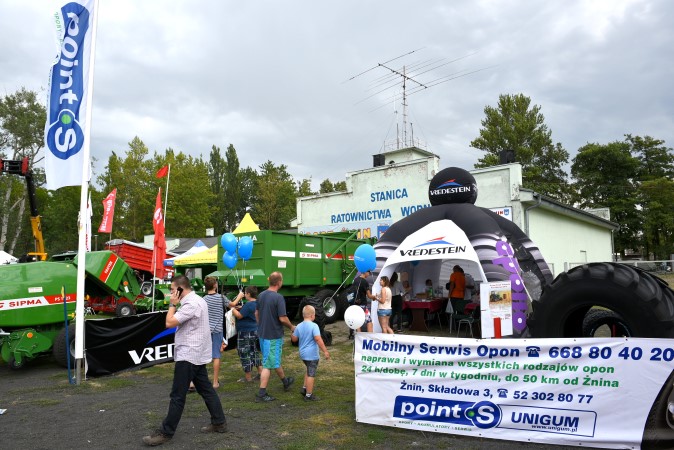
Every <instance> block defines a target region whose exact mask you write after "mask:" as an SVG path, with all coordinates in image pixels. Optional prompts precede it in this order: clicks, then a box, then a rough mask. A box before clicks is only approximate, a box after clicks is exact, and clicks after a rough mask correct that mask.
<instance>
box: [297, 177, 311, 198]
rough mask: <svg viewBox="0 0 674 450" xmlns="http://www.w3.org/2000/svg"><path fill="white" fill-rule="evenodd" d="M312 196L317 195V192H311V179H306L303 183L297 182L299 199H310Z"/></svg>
mask: <svg viewBox="0 0 674 450" xmlns="http://www.w3.org/2000/svg"><path fill="white" fill-rule="evenodd" d="M310 195H315V192H313V191H312V190H311V179H310V178H305V179H303V180H302V181H298V182H297V196H298V197H308V196H310Z"/></svg>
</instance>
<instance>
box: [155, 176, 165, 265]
mask: <svg viewBox="0 0 674 450" xmlns="http://www.w3.org/2000/svg"><path fill="white" fill-rule="evenodd" d="M152 228H153V230H154V252H155V256H154V261H155V266H154V268H153V269H154V270H155V272H159V273H162V270H163V269H164V259H165V258H166V238H165V237H164V214H163V213H162V209H161V188H159V192H158V193H157V202H156V203H155V207H154V216H153V217H152Z"/></svg>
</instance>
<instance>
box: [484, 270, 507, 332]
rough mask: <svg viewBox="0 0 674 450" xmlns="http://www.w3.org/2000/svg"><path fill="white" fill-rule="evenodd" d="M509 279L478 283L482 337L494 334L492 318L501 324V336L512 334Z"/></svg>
mask: <svg viewBox="0 0 674 450" xmlns="http://www.w3.org/2000/svg"><path fill="white" fill-rule="evenodd" d="M510 288H511V283H510V281H492V282H490V283H481V284H480V324H481V326H482V337H483V338H490V337H494V336H495V332H494V319H498V320H499V321H500V324H501V336H512V334H513V301H512V300H513V299H512V295H511V291H510Z"/></svg>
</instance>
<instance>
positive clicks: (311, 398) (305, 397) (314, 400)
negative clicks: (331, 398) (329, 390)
mask: <svg viewBox="0 0 674 450" xmlns="http://www.w3.org/2000/svg"><path fill="white" fill-rule="evenodd" d="M304 401H305V402H317V401H318V397H316V396H315V395H313V394H312V395H311V397H307V396H306V395H305V396H304Z"/></svg>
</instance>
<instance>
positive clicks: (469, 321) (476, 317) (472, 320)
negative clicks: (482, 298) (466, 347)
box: [456, 304, 480, 338]
mask: <svg viewBox="0 0 674 450" xmlns="http://www.w3.org/2000/svg"><path fill="white" fill-rule="evenodd" d="M462 324H465V325H466V326H467V327H468V329H469V330H470V337H472V338H473V337H475V336H474V335H473V324H476V325H478V326H479V325H480V305H477V304H476V305H475V307H474V308H473V310H472V311H471V312H470V314H468V315H467V317H465V318H463V319H460V320H459V324H458V325H457V327H456V336H457V337H458V336H459V333H460V332H461V325H462Z"/></svg>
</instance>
